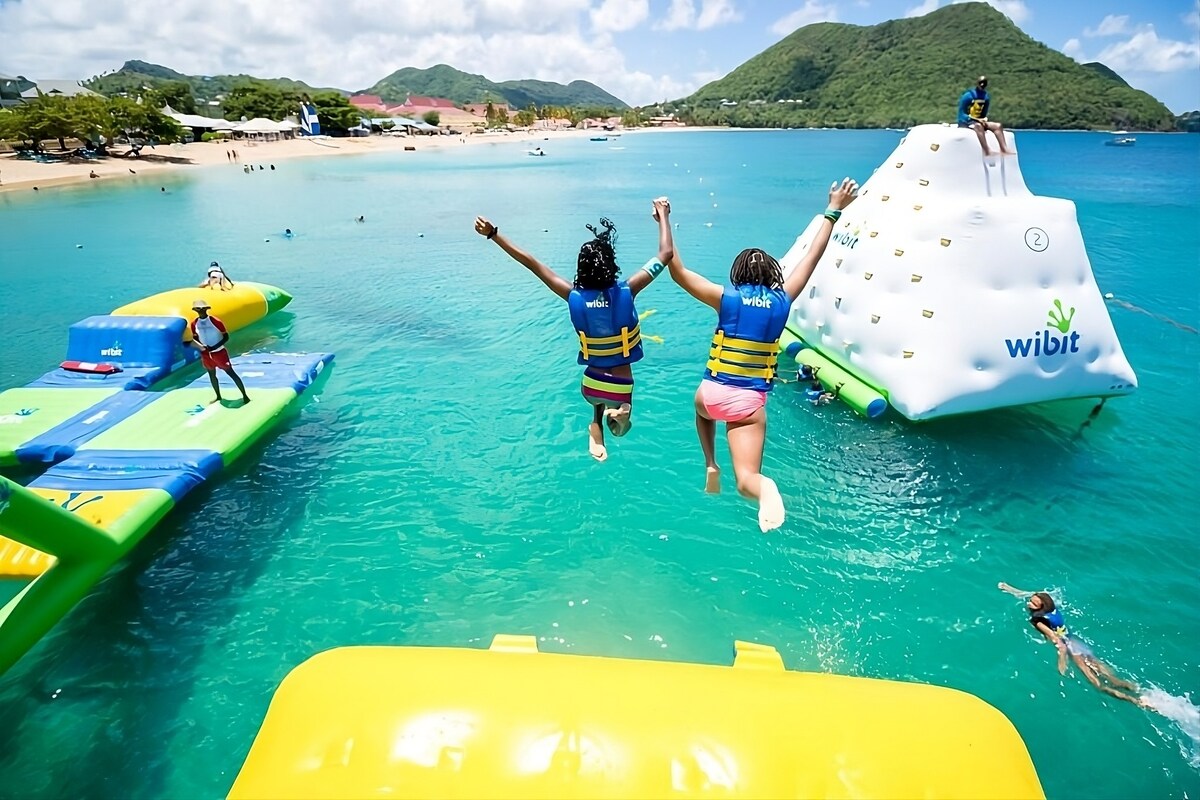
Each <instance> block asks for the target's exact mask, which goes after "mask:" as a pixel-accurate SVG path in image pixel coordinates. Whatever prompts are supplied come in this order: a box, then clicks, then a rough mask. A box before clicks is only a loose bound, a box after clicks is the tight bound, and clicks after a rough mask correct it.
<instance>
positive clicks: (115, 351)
mask: <svg viewBox="0 0 1200 800" xmlns="http://www.w3.org/2000/svg"><path fill="white" fill-rule="evenodd" d="M124 352H125V351H124V350H122V349H121V343H120V342H113V345H112V347H106V348H104V349H103V350H101V351H100V355H102V356H116V357H118V358H119V357H120V356H121V354H122V353H124Z"/></svg>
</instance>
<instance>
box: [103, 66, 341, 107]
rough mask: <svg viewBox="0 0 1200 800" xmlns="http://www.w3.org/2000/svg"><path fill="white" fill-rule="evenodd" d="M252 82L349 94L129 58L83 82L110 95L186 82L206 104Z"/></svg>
mask: <svg viewBox="0 0 1200 800" xmlns="http://www.w3.org/2000/svg"><path fill="white" fill-rule="evenodd" d="M250 82H255V83H262V84H267V85H268V86H271V87H272V88H275V89H281V90H284V91H292V92H298V93H308V94H313V93H315V92H339V93H341V94H346V92H344V91H342V90H341V89H333V88H330V87H323V86H309V85H308V84H307V83H304V82H303V81H295V80H292V79H291V78H255V77H252V76H250V75H184V74H183V73H181V72H176V71H175V70H173V69H170V68H169V67H164V66H160V65H159V64H150V63H147V62H145V61H126V62H125V63H124V64H123V65H122V66H121V68H120V69H119V70H117V71H116V72H110V73H108V74H107V75H98V76H96V77H94V78H92V79H90V80H88V81H84V85H85V86H87V87H88V88H89V89H91V90H92V91H95V92H99V93H100V94H103V95H109V96H111V95H118V94H136V93H137V92H138V91H140V90H142V89H145V88H151V89H161V88H163V87H164V86H166V85H167V84H172V83H176V84H178V83H184V84H187V86H188V88H190V89H191V93H192V95H193V96H194V97H195V98H196V100H197V101H199V102H200V103H204V102H205V101H208V100H212V99H214V98H215V97H216V96H217V95H225V94H229V93H230V92H231V91H233V90H234V89H235V88H236V87H238V86H244V85H245V84H247V83H250Z"/></svg>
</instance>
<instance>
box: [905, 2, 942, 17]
mask: <svg viewBox="0 0 1200 800" xmlns="http://www.w3.org/2000/svg"><path fill="white" fill-rule="evenodd" d="M937 7H938V0H925V2H923V3H921V5H919V6H914V7H912V8H910V9H908V10H907V11H905V12H904V16H906V17H923V16H925V15H926V14H928V13H929V12H930V11H937Z"/></svg>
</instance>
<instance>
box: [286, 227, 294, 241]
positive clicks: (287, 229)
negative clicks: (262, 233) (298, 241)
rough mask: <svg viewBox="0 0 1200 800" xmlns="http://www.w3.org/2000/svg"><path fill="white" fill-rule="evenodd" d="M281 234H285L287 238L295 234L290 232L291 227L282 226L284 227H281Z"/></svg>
mask: <svg viewBox="0 0 1200 800" xmlns="http://www.w3.org/2000/svg"><path fill="white" fill-rule="evenodd" d="M283 235H284V236H286V237H287V238H289V239H290V238H292V237H293V236H295V235H296V234H294V233H292V229H291V228H284V229H283Z"/></svg>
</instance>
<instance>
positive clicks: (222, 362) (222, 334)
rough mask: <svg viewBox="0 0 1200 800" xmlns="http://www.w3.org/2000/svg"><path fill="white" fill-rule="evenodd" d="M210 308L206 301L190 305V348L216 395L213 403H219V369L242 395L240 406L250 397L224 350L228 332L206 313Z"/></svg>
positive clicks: (248, 400)
mask: <svg viewBox="0 0 1200 800" xmlns="http://www.w3.org/2000/svg"><path fill="white" fill-rule="evenodd" d="M210 308H212V307H211V306H210V305H209V304H208V301H207V300H196V301H195V302H193V303H192V310H193V311H195V312H196V318H195V319H194V320H192V324H191V329H192V346H193V347H195V348H196V349H197V350H199V351H200V361H201V363H202V364H203V365H204V369H206V370H208V377H209V379H210V380H211V381H212V387H213V391H214V392H216V393H217V399H216V400H214V401H213V402H214V403H219V402H221V384H220V383H218V382H217V370H218V369H219V370H222V371H223V372H224V373H225V374H226V375H228V376H229V377H230V378H232V379H233V384H234V386H236V387H237V388H238V391H239V392H241V393H242V405H245V404H246V403H249V402H250V396H249V395H248V394H246V387H245V386H244V385H242V379H241V378H239V377H238V374H237V373H236V372H234V371H233V364H231V363H230V362H229V351H228V350H226V349H225V343H226V342H228V341H229V331H228V330H226V328H225V323H223V322H221V320H219V319H218V318H217V317H214V316H213V315H212V314H209V313H208V311H209V309H210Z"/></svg>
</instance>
